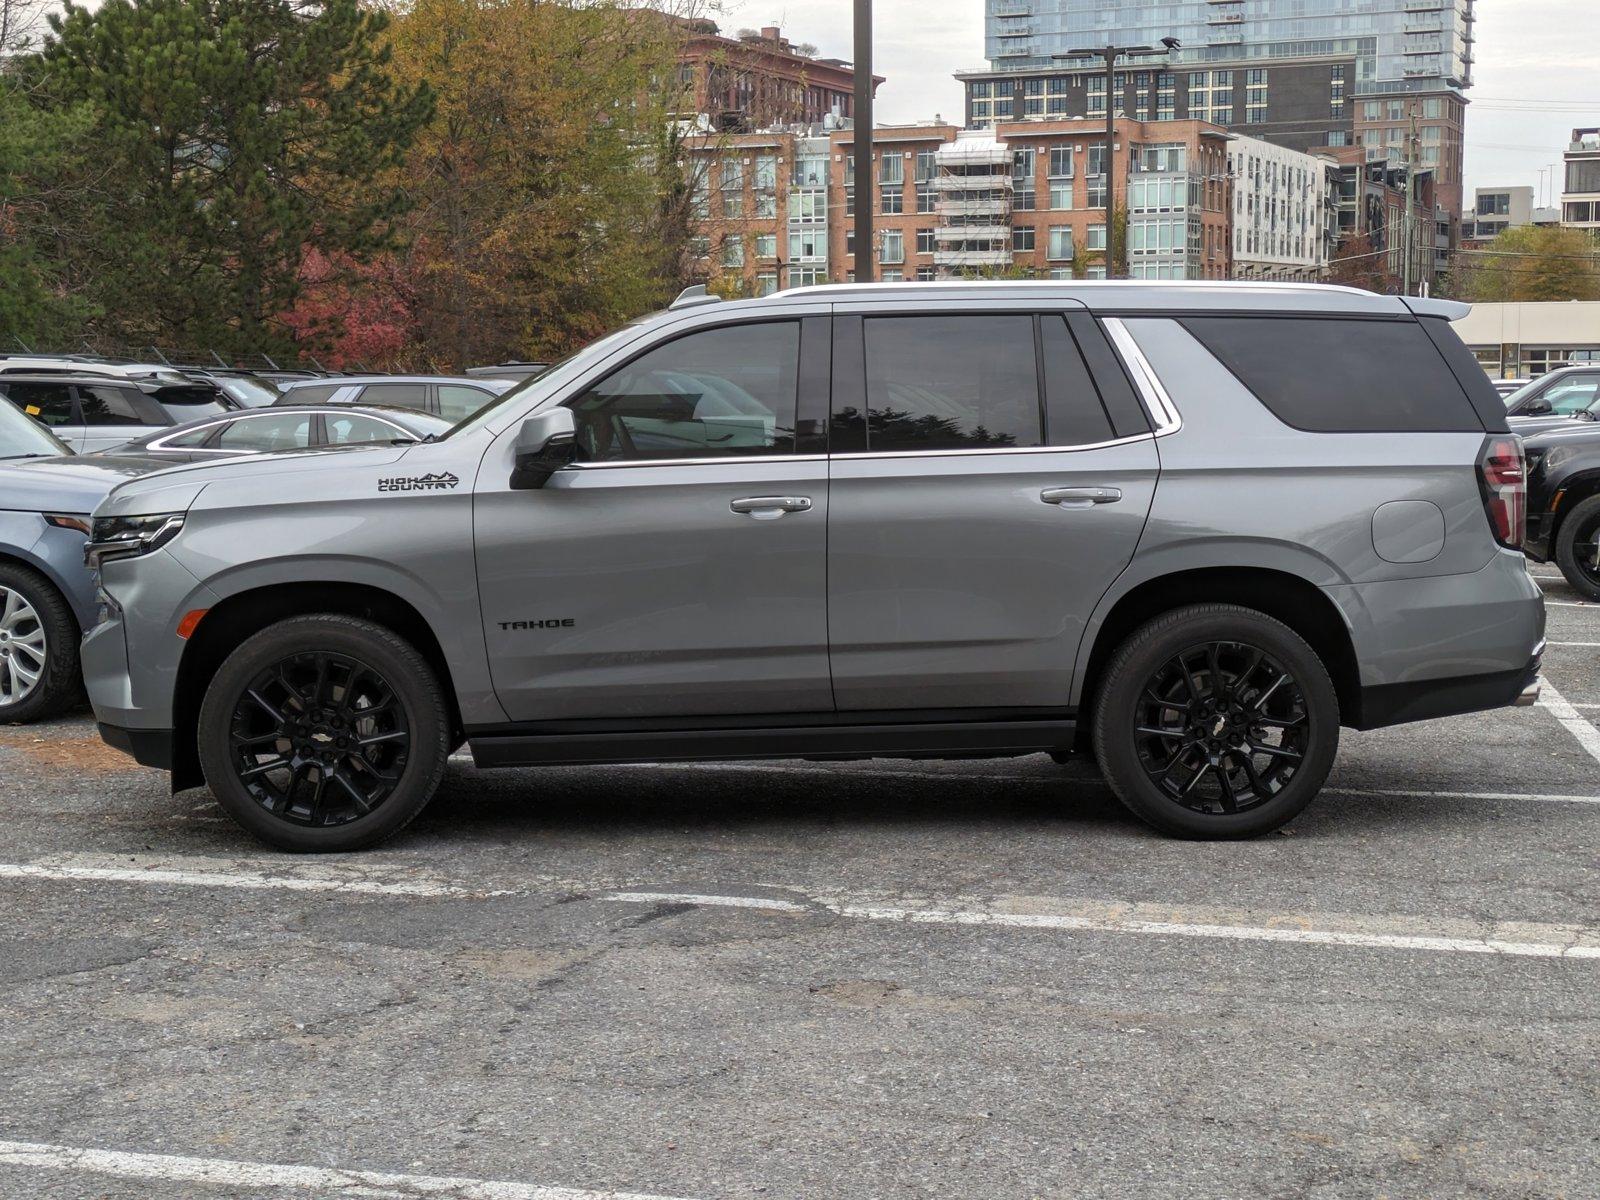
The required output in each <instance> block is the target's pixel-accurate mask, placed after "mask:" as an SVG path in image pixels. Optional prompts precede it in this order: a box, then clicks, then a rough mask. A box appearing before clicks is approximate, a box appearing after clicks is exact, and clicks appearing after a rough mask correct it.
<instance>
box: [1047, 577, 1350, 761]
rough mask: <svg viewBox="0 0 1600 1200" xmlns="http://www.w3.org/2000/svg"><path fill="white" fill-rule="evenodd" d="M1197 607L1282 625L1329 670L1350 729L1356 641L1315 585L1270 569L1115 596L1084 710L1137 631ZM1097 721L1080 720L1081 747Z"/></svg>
mask: <svg viewBox="0 0 1600 1200" xmlns="http://www.w3.org/2000/svg"><path fill="white" fill-rule="evenodd" d="M1191 604H1237V605H1239V606H1240V607H1242V608H1249V609H1254V610H1255V611H1256V612H1260V613H1264V614H1265V615H1267V616H1269V617H1272V618H1273V619H1274V620H1277V621H1281V622H1283V623H1284V624H1285V625H1287V626H1288V627H1289V628H1290V629H1292V630H1294V631H1295V633H1297V634H1299V635H1300V636H1301V637H1302V638H1304V639H1305V640H1306V642H1307V644H1309V645H1310V646H1311V648H1312V649H1313V650H1314V651H1316V653H1317V656H1318V657H1319V658H1320V659H1322V661H1323V662H1324V663H1325V664H1326V665H1327V668H1328V674H1329V676H1330V677H1331V678H1332V680H1333V686H1334V691H1335V693H1336V694H1337V695H1338V697H1339V711H1340V714H1341V719H1342V721H1343V723H1344V724H1347V725H1350V724H1357V723H1359V721H1360V715H1361V672H1360V665H1359V662H1358V660H1357V658H1356V652H1355V642H1354V640H1353V638H1352V637H1351V634H1350V628H1349V626H1348V625H1347V624H1346V621H1345V618H1344V616H1343V615H1342V614H1341V613H1340V611H1339V608H1338V606H1337V605H1335V604H1334V602H1333V601H1332V600H1331V599H1329V597H1328V595H1327V593H1325V592H1324V591H1323V590H1322V589H1321V588H1319V587H1318V586H1317V585H1316V584H1314V583H1312V582H1310V581H1309V580H1307V579H1305V578H1304V577H1302V576H1299V575H1294V574H1292V573H1290V572H1287V571H1281V570H1276V569H1273V568H1269V567H1200V568H1194V569H1190V570H1185V571H1176V572H1172V573H1170V574H1165V575H1158V576H1156V577H1154V578H1151V579H1146V580H1144V581H1142V582H1141V583H1139V584H1137V585H1135V586H1134V587H1132V588H1130V589H1129V590H1128V591H1126V592H1125V593H1124V594H1122V595H1121V596H1119V597H1117V599H1116V600H1115V602H1114V603H1112V604H1111V606H1110V608H1109V609H1108V610H1107V611H1106V612H1105V613H1104V615H1103V616H1101V617H1100V618H1098V626H1097V627H1096V628H1094V629H1093V633H1092V636H1093V644H1092V646H1091V647H1090V648H1089V651H1088V654H1087V656H1086V657H1085V659H1084V666H1083V667H1082V669H1081V671H1080V673H1079V678H1080V685H1079V687H1078V690H1077V695H1078V710H1079V712H1080V713H1085V714H1087V713H1089V712H1091V711H1092V710H1093V706H1094V703H1095V696H1096V693H1097V691H1098V689H1099V687H1100V684H1101V681H1102V678H1103V674H1104V671H1105V667H1106V664H1107V663H1108V662H1109V661H1110V659H1111V656H1112V655H1113V654H1114V653H1115V652H1116V649H1117V647H1118V646H1120V645H1121V644H1122V643H1123V642H1124V641H1125V640H1126V639H1127V637H1128V635H1129V634H1131V633H1132V632H1133V631H1134V630H1135V629H1137V628H1139V627H1140V626H1141V625H1143V624H1144V623H1145V622H1147V621H1149V620H1152V619H1153V618H1155V617H1158V616H1160V615H1161V614H1162V613H1164V612H1171V611H1172V610H1173V609H1176V608H1186V607H1188V606H1189V605H1191ZM1090 725H1091V721H1090V720H1088V719H1084V720H1080V721H1079V722H1078V740H1079V748H1080V749H1082V748H1083V746H1084V744H1085V743H1084V739H1085V738H1086V737H1087V735H1088V730H1089V727H1090Z"/></svg>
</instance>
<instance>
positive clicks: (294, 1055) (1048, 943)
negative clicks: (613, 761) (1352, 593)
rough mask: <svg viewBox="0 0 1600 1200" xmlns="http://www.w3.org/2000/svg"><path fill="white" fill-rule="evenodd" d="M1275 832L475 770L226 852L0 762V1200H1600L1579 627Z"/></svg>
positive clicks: (1595, 713) (876, 795) (85, 726)
mask: <svg viewBox="0 0 1600 1200" xmlns="http://www.w3.org/2000/svg"><path fill="white" fill-rule="evenodd" d="M1537 574H1538V575H1539V576H1540V578H1541V582H1542V584H1543V586H1545V588H1546V592H1547V597H1548V599H1549V601H1550V602H1551V608H1550V610H1549V613H1550V635H1549V636H1550V639H1551V648H1550V651H1549V654H1548V657H1547V671H1546V676H1547V681H1548V683H1549V684H1550V689H1549V690H1548V691H1547V693H1546V697H1545V701H1544V703H1543V704H1542V705H1541V707H1538V708H1534V709H1527V710H1517V711H1506V712H1497V713H1491V714H1486V715H1482V716H1474V717H1464V718H1458V719H1453V720H1448V721H1441V722H1435V723H1431V724H1427V725H1421V726H1415V727H1409V728H1402V729H1395V730H1387V731H1383V732H1380V733H1374V734H1366V735H1360V734H1347V736H1346V739H1345V742H1344V748H1343V751H1342V753H1341V756H1340V760H1339V764H1338V766H1337V768H1336V769H1335V772H1334V775H1333V778H1332V780H1331V781H1330V784H1329V790H1328V792H1327V793H1326V794H1325V795H1324V796H1323V797H1322V799H1320V800H1319V801H1318V802H1317V803H1315V804H1314V805H1313V806H1312V808H1311V809H1310V810H1309V811H1308V812H1307V813H1306V814H1305V815H1303V816H1302V817H1301V818H1300V819H1299V820H1297V821H1296V822H1295V823H1294V824H1293V825H1291V826H1290V827H1289V828H1288V829H1287V830H1285V831H1283V833H1281V834H1280V835H1277V836H1274V837H1269V838H1266V839H1263V840H1261V841H1256V842H1248V843H1239V844H1216V845H1212V844H1204V843H1180V842H1172V841H1166V840H1163V839H1161V838H1160V837H1158V836H1156V835H1155V834H1153V833H1150V832H1148V831H1147V830H1146V829H1144V827H1142V826H1141V825H1139V824H1138V823H1137V822H1136V821H1135V820H1134V819H1133V818H1132V817H1131V816H1129V815H1128V814H1126V813H1125V812H1124V811H1123V810H1122V809H1121V807H1120V806H1119V805H1118V804H1117V803H1116V801H1115V800H1114V799H1113V798H1112V796H1111V794H1110V792H1109V791H1108V790H1107V788H1106V787H1105V785H1104V784H1103V783H1102V782H1101V781H1100V780H1099V779H1098V777H1097V776H1096V775H1095V774H1094V772H1093V770H1092V767H1089V766H1086V765H1080V764H1072V765H1068V766H1065V767H1062V766H1057V765H1056V764H1054V763H1052V762H1051V761H1049V760H1048V759H1046V758H1043V757H1033V758H1023V759H1015V760H1003V761H994V762H949V763H946V762H926V763H923V762H876V761H875V762H865V763H852V764H838V765H823V764H812V763H767V764H732V765H705V766H667V767H630V768H564V769H544V770H530V771H516V772H503V773H480V772H477V771H475V770H474V769H473V768H472V767H471V766H470V764H468V763H465V762H457V763H454V764H452V769H451V772H450V775H449V778H448V780H447V783H446V786H445V789H444V791H443V792H442V793H441V795H440V797H439V799H438V800H437V801H436V802H435V803H434V804H433V806H432V807H431V808H430V809H429V810H428V811H427V812H426V813H425V814H424V815H423V817H422V818H421V819H419V821H418V822H417V823H416V824H415V825H414V826H413V827H412V829H411V830H410V831H408V832H407V833H406V835H404V836H403V837H401V838H399V839H397V840H396V841H394V842H392V843H390V844H388V845H386V846H385V847H383V848H382V849H380V850H377V851H373V852H369V853H366V854H362V855H358V856H343V857H336V858H318V859H307V858H294V857H289V856H283V855H278V854H274V853H272V852H270V851H267V850H265V849H264V848H262V847H260V846H259V845H257V844H256V843H254V842H252V841H251V840H250V839H249V838H248V837H246V836H245V835H244V834H243V833H242V832H241V831H240V830H238V829H237V828H236V827H235V826H234V825H233V823H232V822H231V821H229V820H228V819H227V818H225V817H224V816H223V815H222V813H221V812H220V810H219V809H218V808H217V807H216V805H215V804H214V803H213V802H212V801H211V799H210V797H209V796H208V795H207V794H206V793H205V792H203V791H193V792H186V793H183V794H181V795H178V796H176V797H174V796H171V795H169V794H168V793H167V790H166V787H165V781H164V778H163V777H162V776H160V775H158V774H155V773H152V772H147V771H143V770H141V769H139V768H137V767H135V766H133V765H132V764H131V763H130V762H129V761H128V760H125V759H123V758H121V757H120V756H118V755H117V754H115V753H114V752H112V751H110V750H107V749H105V748H104V747H102V746H101V745H100V743H99V742H98V740H97V739H96V738H95V736H94V731H93V727H92V724H91V722H90V721H89V719H88V716H87V714H86V713H85V714H78V715H76V716H74V717H72V718H70V719H67V720H63V721H60V722H56V723H53V724H48V725H42V726H34V727H25V728H3V727H0V816H3V818H4V829H5V834H4V838H3V840H0V921H3V925H0V1029H3V1030H4V1036H3V1037H0V1196H5V1197H12V1196H16V1197H100V1196H116V1197H123V1196H130V1197H132V1196H138V1197H159V1198H168V1197H173V1198H175V1197H224V1196H226V1197H246V1196H248V1197H255V1196H262V1197H266V1196H272V1197H285V1196H287V1197H294V1196H301V1197H304V1196H319V1197H320V1196H339V1197H344V1196H350V1197H356V1196H360V1197H372V1196H401V1197H410V1196H449V1197H461V1198H464V1200H478V1198H481V1200H589V1198H591V1197H594V1198H598V1197H605V1196H612V1195H621V1194H628V1195H633V1196H636V1197H638V1196H645V1197H670V1198H678V1200H718V1198H723V1197H745V1196H760V1197H774V1198H776V1197H783V1198H802V1197H803V1198H806V1200H812V1198H824V1197H852V1198H855V1197H896V1196H906V1197H924V1196H925V1197H935V1196H937V1197H982V1198H986V1200H988V1198H1010V1197H1019V1198H1027V1197H1058V1196H1061V1197H1064V1196H1078V1197H1091V1196H1163V1197H1243V1196H1250V1197H1255V1196H1263V1197H1268V1196H1270V1197H1277V1196H1282V1197H1291V1196H1292V1197H1344V1196H1352V1197H1355V1196H1377V1195H1383V1196H1391V1197H1409V1196H1416V1197H1439V1196H1472V1197H1478V1196H1482V1197H1585V1196H1594V1195H1597V1194H1600V1120H1597V1119H1596V1114H1597V1113H1600V1067H1597V1061H1600V869H1597V868H1600V730H1597V729H1596V724H1595V722H1596V721H1600V606H1594V605H1586V604H1582V603H1580V602H1579V598H1578V597H1577V596H1576V595H1575V594H1574V593H1572V592H1571V590H1570V589H1568V588H1567V587H1566V585H1565V584H1564V583H1562V582H1561V581H1560V580H1559V578H1558V577H1556V576H1555V575H1554V573H1553V572H1551V571H1549V570H1547V569H1544V568H1539V569H1537Z"/></svg>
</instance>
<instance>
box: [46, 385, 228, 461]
mask: <svg viewBox="0 0 1600 1200" xmlns="http://www.w3.org/2000/svg"><path fill="white" fill-rule="evenodd" d="M76 390H77V394H78V411H79V419H80V420H81V422H82V424H81V426H80V434H79V438H80V444H79V446H78V447H77V449H78V452H79V453H80V454H93V453H95V452H96V451H97V450H109V449H111V448H112V447H113V446H120V445H122V444H123V443H124V442H127V441H131V440H132V439H134V438H136V437H141V436H143V434H144V433H145V431H146V430H148V429H150V428H151V427H156V428H159V427H161V426H163V425H172V424H176V422H175V421H173V420H171V419H170V418H169V417H168V416H167V415H166V413H165V412H164V411H163V410H162V409H161V407H160V406H159V405H157V404H156V403H155V402H154V401H151V400H149V399H148V398H147V397H146V396H145V394H144V393H143V392H142V391H140V390H139V389H138V388H135V387H126V386H124V385H121V384H115V383H94V384H79V385H78V386H77V389H76ZM211 415H213V414H211V413H207V412H197V413H195V416H196V417H203V416H211Z"/></svg>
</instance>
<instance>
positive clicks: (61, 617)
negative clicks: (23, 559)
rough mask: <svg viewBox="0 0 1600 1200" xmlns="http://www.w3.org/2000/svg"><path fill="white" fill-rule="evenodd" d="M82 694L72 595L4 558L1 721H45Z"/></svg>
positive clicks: (0, 569)
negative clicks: (70, 596) (63, 594)
mask: <svg viewBox="0 0 1600 1200" xmlns="http://www.w3.org/2000/svg"><path fill="white" fill-rule="evenodd" d="M82 694H83V685H82V681H81V676H80V675H79V671H78V623H77V622H76V621H75V620H73V617H72V610H71V608H69V607H68V606H67V601H66V598H65V597H63V596H62V595H61V593H60V592H58V591H57V590H56V589H55V587H54V585H52V584H51V582H50V581H49V580H48V579H46V578H45V577H44V576H43V575H40V574H39V573H38V572H37V571H33V570H30V569H29V568H27V567H24V566H21V565H19V564H17V563H9V562H6V563H0V723H7V724H18V725H20V724H23V723H24V722H27V721H40V720H43V719H44V718H46V717H51V716H54V715H55V714H57V713H59V712H60V711H61V710H62V709H65V708H67V707H69V706H70V705H71V704H72V703H73V701H75V700H76V699H78V697H79V696H81V695H82Z"/></svg>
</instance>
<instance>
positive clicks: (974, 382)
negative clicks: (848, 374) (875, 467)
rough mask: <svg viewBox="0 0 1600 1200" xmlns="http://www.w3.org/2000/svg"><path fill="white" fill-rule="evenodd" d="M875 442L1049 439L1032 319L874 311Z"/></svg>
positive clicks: (871, 418)
mask: <svg viewBox="0 0 1600 1200" xmlns="http://www.w3.org/2000/svg"><path fill="white" fill-rule="evenodd" d="M863 325H864V330H865V338H866V355H867V448H868V450H869V451H870V452H872V453H879V454H881V453H887V452H891V451H897V450H966V449H975V450H990V449H1001V448H1006V447H1013V446H1038V445H1041V444H1042V443H1043V431H1042V429H1041V423H1040V417H1039V377H1038V372H1037V370H1036V367H1035V358H1034V345H1033V318H1032V317H1031V316H1009V315H1008V316H950V317H869V318H867V319H866V320H865V321H864V322H863Z"/></svg>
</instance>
